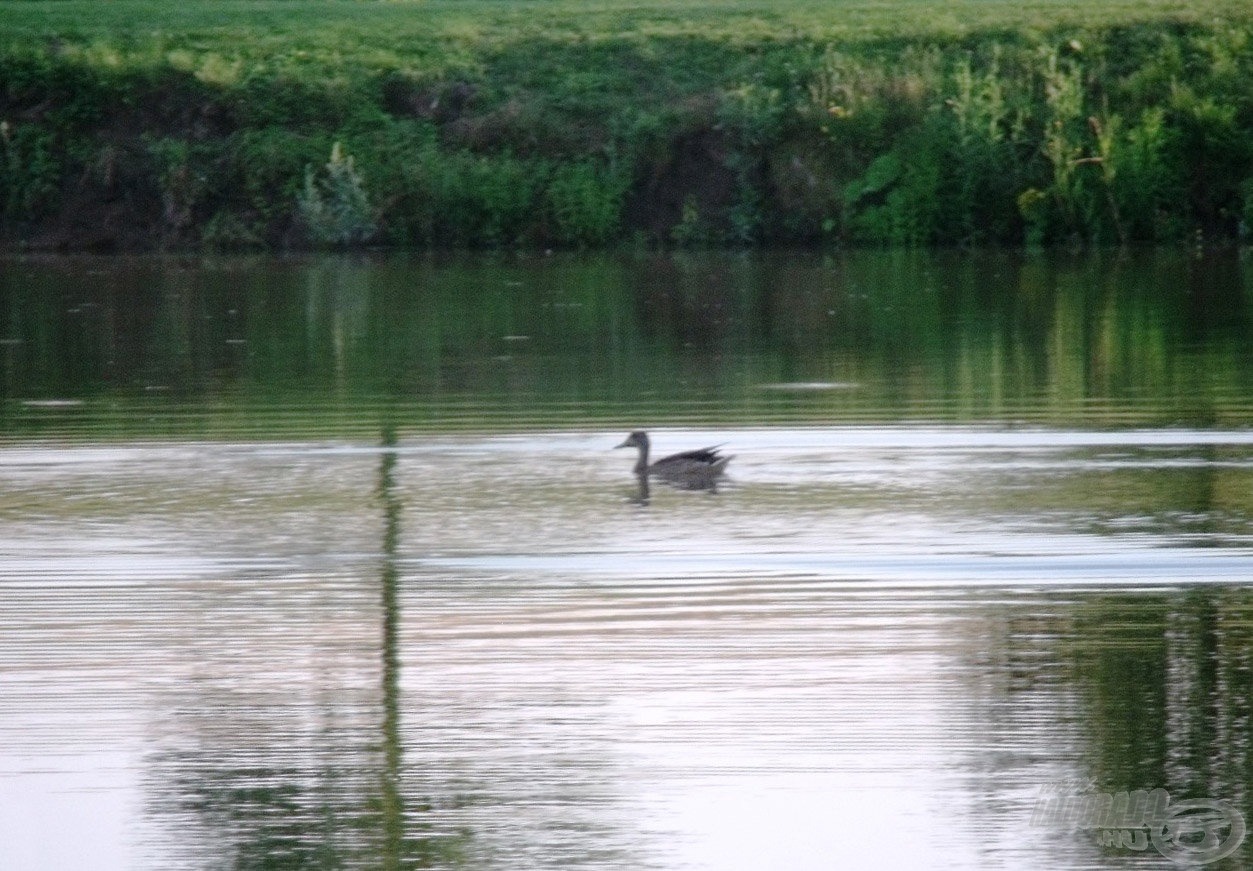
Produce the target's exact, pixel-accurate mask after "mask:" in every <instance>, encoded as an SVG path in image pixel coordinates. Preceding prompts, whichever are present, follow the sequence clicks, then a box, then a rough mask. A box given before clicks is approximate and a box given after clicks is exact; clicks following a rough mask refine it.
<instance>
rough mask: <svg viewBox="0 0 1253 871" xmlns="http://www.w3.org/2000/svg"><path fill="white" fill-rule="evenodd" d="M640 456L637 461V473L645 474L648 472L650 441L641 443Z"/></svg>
mask: <svg viewBox="0 0 1253 871" xmlns="http://www.w3.org/2000/svg"><path fill="white" fill-rule="evenodd" d="M638 447H639V449H640V458H639V460H637V461H636V463H635V474H637V475H645V474H647V473H648V442H644V443H642V444H640V445H639V446H638Z"/></svg>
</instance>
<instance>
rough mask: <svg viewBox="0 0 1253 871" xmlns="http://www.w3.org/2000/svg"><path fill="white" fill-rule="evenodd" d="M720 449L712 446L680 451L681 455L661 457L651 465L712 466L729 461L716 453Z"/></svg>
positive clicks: (719, 446) (718, 446) (717, 446)
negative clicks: (692, 464)
mask: <svg viewBox="0 0 1253 871" xmlns="http://www.w3.org/2000/svg"><path fill="white" fill-rule="evenodd" d="M721 447H722V445H714V446H713V447H710V448H697V449H696V450H694V451H682V452H681V453H677V454H671V455H670V456H668V457H662V458H661V459H660V460H658V461H657V462H655V463H653V465H654V466H664V465H666V464H667V463H680V462H691V463H701V464H703V465H707V466H712V465H715V464H716V463H717V462H718V461H719V460H723V459H730V458H729V457H727V458H724V457H723V456H722V455H721V454H719V453H718V449H719V448H721Z"/></svg>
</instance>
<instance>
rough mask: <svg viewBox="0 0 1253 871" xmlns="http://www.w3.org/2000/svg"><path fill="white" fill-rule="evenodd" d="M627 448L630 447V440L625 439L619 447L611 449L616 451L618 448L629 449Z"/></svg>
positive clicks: (615, 446)
mask: <svg viewBox="0 0 1253 871" xmlns="http://www.w3.org/2000/svg"><path fill="white" fill-rule="evenodd" d="M629 447H631V440H630V439H627V440H626V441H624V442H623V443H622V444H620V445H614V446H613V449H614V450H615V451H616V450H617V449H618V448H629Z"/></svg>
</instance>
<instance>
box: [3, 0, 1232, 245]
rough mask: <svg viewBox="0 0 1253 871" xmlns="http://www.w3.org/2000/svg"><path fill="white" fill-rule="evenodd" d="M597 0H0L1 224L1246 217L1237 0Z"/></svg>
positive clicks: (1224, 226) (600, 225) (425, 236)
mask: <svg viewBox="0 0 1253 871" xmlns="http://www.w3.org/2000/svg"><path fill="white" fill-rule="evenodd" d="M624 3H625V0H598V2H596V3H594V4H584V3H579V4H577V5H576V4H575V3H574V0H546V2H545V3H542V4H523V3H516V2H501V0H425V2H422V3H421V4H414V3H409V2H399V3H370V4H363V3H342V4H324V3H310V2H303V0H293V2H287V3H282V4H272V3H255V2H247V3H231V4H221V3H199V2H197V3H186V4H157V3H155V0H117V2H114V3H110V4H107V5H105V6H100V5H99V4H88V3H87V0H58V2H56V3H53V2H51V0H32V2H24V3H14V2H12V0H0V6H2V7H3V16H2V17H0V168H2V169H3V174H2V175H0V210H2V211H0V221H2V222H3V224H2V225H0V233H3V235H4V236H5V237H6V238H9V239H19V240H20V239H21V238H22V237H24V236H25V235H27V234H36V233H37V232H38V229H39V227H40V225H41V222H52V221H55V218H56V214H57V210H58V209H59V208H63V207H65V206H66V204H69V203H72V204H73V206H74V208H76V209H77V208H79V207H80V206H84V207H86V208H92V207H96V208H99V209H105V208H109V209H117V208H118V206H117V203H119V202H121V203H124V204H125V207H126V208H128V209H131V210H132V211H133V212H134V213H135V214H134V215H131V216H129V217H131V218H133V221H132V223H133V224H134V225H136V226H139V225H142V226H143V227H145V228H151V229H152V232H153V233H154V234H155V236H156V237H159V238H156V239H155V240H154V241H155V242H156V243H160V244H190V243H194V242H196V241H202V242H204V243H205V244H211V245H214V246H225V247H231V246H236V245H243V246H251V245H255V244H258V243H262V244H266V245H271V246H274V245H283V244H292V243H294V242H299V241H300V240H301V239H302V238H303V239H304V240H305V241H307V242H309V243H312V244H316V245H336V246H340V245H360V244H364V243H366V242H367V241H370V242H375V241H377V242H384V243H387V244H393V245H409V246H440V247H450V246H508V245H534V246H553V245H557V246H576V247H577V246H595V245H607V244H613V243H615V242H618V241H621V240H624V239H629V238H633V237H635V236H637V235H644V236H645V237H646V238H650V239H652V240H654V241H657V242H660V243H663V244H665V243H677V244H698V243H700V244H708V243H713V244H726V243H734V244H760V243H765V242H771V243H778V242H783V243H789V242H815V241H819V240H824V241H828V242H835V243H841V242H843V243H865V244H898V245H928V244H950V245H983V244H1010V245H1014V244H1021V243H1023V242H1029V243H1032V244H1051V243H1075V242H1079V243H1089V242H1091V243H1108V242H1127V243H1131V242H1140V241H1150V242H1151V241H1171V240H1179V239H1183V238H1193V237H1194V236H1195V234H1196V233H1197V232H1200V233H1202V234H1203V235H1204V236H1205V237H1206V238H1215V239H1218V238H1228V239H1231V238H1237V237H1239V235H1240V233H1242V232H1247V229H1242V226H1243V227H1244V228H1247V227H1248V226H1249V220H1248V217H1249V209H1250V206H1249V188H1248V184H1249V181H1248V180H1249V178H1250V175H1251V173H1250V171H1249V169H1248V167H1249V165H1250V162H1253V101H1251V100H1250V97H1249V91H1248V82H1249V81H1253V11H1251V10H1249V9H1248V8H1247V4H1241V3H1237V2H1234V0H1232V2H1228V0H1204V2H1203V3H1201V4H1200V5H1199V6H1197V7H1196V9H1195V10H1193V11H1189V12H1188V13H1186V14H1185V13H1184V12H1181V11H1180V8H1179V6H1178V4H1177V3H1174V2H1173V0H1145V2H1144V3H1141V4H1138V5H1137V6H1136V8H1135V10H1134V11H1132V10H1129V8H1128V7H1126V6H1125V5H1121V4H1117V3H1113V2H1112V0H1106V2H1098V3H1095V4H1086V5H1084V6H1082V7H1080V6H1074V7H1066V8H1065V9H1062V8H1060V7H1059V8H1057V9H1051V11H1050V20H1049V21H1047V22H1041V21H1033V20H1031V17H1030V15H1029V14H1027V13H1024V11H1023V10H1022V9H1021V8H1020V7H1019V6H1018V5H1016V4H1010V3H1008V2H1007V0H954V2H952V3H950V4H946V7H945V14H944V15H943V16H937V15H935V12H934V6H933V4H930V3H927V2H924V0H893V3H890V4H879V5H873V4H871V5H862V6H845V5H841V6H840V7H839V10H838V14H836V12H833V11H832V8H831V7H830V6H829V5H827V4H815V3H810V2H804V0H787V2H784V3H778V4H773V5H771V6H769V7H768V12H769V14H766V12H767V7H766V6H764V5H763V4H760V3H754V2H751V0H714V2H711V3H708V4H699V5H695V6H692V5H689V6H688V7H684V8H683V9H681V10H677V11H676V8H675V7H674V6H673V4H672V3H669V2H668V0H639V2H632V3H631V4H630V6H629V8H630V12H631V14H630V15H629V16H626V15H624V14H623V12H624V10H625V9H627V8H628V7H627V6H626V5H624ZM576 13H577V14H576ZM140 18H142V19H143V20H144V22H145V26H144V27H143V28H136V27H135V26H134V25H135V22H136V20H139V19H140ZM336 143H340V144H339V145H338V146H337V147H336V146H335V144H336ZM328 152H332V159H331V161H330V162H329V163H325V161H326V155H327V153H328ZM349 152H351V154H352V157H348V153H349ZM324 163H325V165H322V164H324ZM367 182H368V184H367ZM85 223H90V222H89V221H88V222H85ZM294 230H295V231H303V237H302V235H301V232H293V231H294Z"/></svg>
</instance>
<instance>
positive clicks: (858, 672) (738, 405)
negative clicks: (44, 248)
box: [0, 254, 1253, 869]
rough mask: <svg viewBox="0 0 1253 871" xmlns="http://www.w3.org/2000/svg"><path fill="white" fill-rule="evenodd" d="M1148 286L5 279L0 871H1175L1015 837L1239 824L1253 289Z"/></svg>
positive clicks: (705, 270)
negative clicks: (655, 467)
mask: <svg viewBox="0 0 1253 871" xmlns="http://www.w3.org/2000/svg"><path fill="white" fill-rule="evenodd" d="M1146 257H1149V260H1147V261H1145V260H1144V259H1133V260H1132V261H1124V260H1118V259H1116V258H1115V259H1108V258H1106V259H1101V258H1095V259H1082V260H1071V261H1066V260H1043V259H1035V260H1032V259H1030V258H1027V259H1022V258H1012V257H1000V258H995V257H990V258H983V259H978V258H959V257H956V256H954V257H952V258H940V259H934V258H922V257H919V256H914V255H864V256H859V257H850V258H845V259H834V260H832V259H825V260H824V259H822V258H809V257H805V258H786V257H774V258H735V257H732V258H724V257H714V256H712V255H710V256H700V257H691V258H683V257H677V258H657V259H651V258H644V259H638V258H628V259H626V260H625V261H605V260H592V261H579V260H577V259H574V258H555V259H554V260H553V261H552V262H549V261H531V260H514V259H512V258H498V259H495V260H489V261H476V262H472V261H467V260H457V261H454V262H451V263H441V262H433V261H427V260H409V259H399V260H398V259H394V258H392V259H387V260H383V261H370V260H364V261H359V260H338V259H330V260H312V261H286V262H272V261H260V260H258V261H253V260H235V259H228V260H220V261H216V260H211V261H199V260H197V261H183V260H160V259H158V260H151V259H141V260H136V261H129V260H91V259H88V260H82V259H74V260H19V261H12V262H7V263H6V264H4V265H5V269H4V271H3V273H2V277H0V284H2V285H3V293H4V296H3V300H4V305H3V312H4V313H5V314H4V319H3V320H0V325H2V326H3V335H0V339H2V340H3V341H4V344H3V345H0V355H2V356H3V359H4V361H5V369H4V378H5V381H4V385H5V399H4V403H3V409H4V412H3V413H4V418H3V421H2V423H3V431H2V432H0V435H2V437H3V440H4V444H3V447H0V528H2V529H3V535H2V536H0V596H2V597H3V607H2V608H0V808H2V809H3V813H0V839H3V843H4V844H5V845H6V859H5V863H6V867H14V868H19V869H25V868H31V869H34V868H49V867H74V868H110V869H111V868H118V869H124V868H125V869H130V868H154V869H156V868H162V869H165V868H188V869H204V868H221V867H235V868H273V867H293V868H338V867H369V868H377V867H394V868H400V867H439V868H502V869H503V868H510V869H512V868H524V867H543V868H622V867H639V868H692V869H698V868H700V869H704V868H708V869H715V868H717V869H722V868H745V869H748V868H761V867H788V868H815V869H820V868H823V869H825V868H832V867H885V868H890V867H924V868H1037V867H1066V868H1092V869H1106V868H1143V867H1173V866H1172V865H1171V864H1170V863H1169V862H1167V860H1166V859H1164V858H1163V857H1162V856H1161V855H1160V854H1158V853H1157V852H1156V851H1155V850H1154V849H1153V848H1152V847H1149V848H1148V850H1147V851H1146V852H1137V851H1133V850H1130V849H1127V848H1125V847H1110V846H1101V845H1100V844H1099V843H1098V837H1097V834H1096V833H1094V832H1090V831H1070V830H1066V829H1063V828H1059V827H1057V826H1040V825H1032V815H1033V810H1034V809H1035V807H1036V805H1037V802H1038V801H1039V799H1040V797H1041V795H1042V794H1048V792H1049V791H1050V790H1058V789H1072V790H1073V789H1074V788H1076V787H1075V785H1076V784H1082V785H1084V788H1088V789H1090V790H1095V791H1102V792H1110V793H1115V792H1119V791H1126V790H1135V789H1153V788H1158V787H1160V788H1164V789H1167V790H1168V791H1169V792H1170V795H1171V797H1172V800H1176V801H1182V800H1184V799H1200V798H1214V799H1220V800H1224V801H1227V802H1230V803H1231V804H1232V806H1234V807H1235V808H1237V809H1239V810H1241V811H1242V812H1243V814H1244V816H1245V818H1246V819H1249V820H1253V804H1251V800H1250V797H1249V796H1250V785H1251V776H1250V775H1251V772H1253V751H1251V749H1250V748H1251V742H1250V737H1251V736H1250V728H1251V726H1250V703H1249V699H1250V698H1251V697H1253V696H1251V694H1250V690H1253V686H1251V684H1253V678H1251V668H1253V663H1251V661H1250V653H1249V651H1250V649H1251V645H1250V642H1251V641H1253V637H1251V636H1253V595H1251V594H1250V588H1249V586H1248V582H1249V581H1250V580H1251V579H1253V520H1251V518H1253V497H1251V496H1250V493H1251V492H1253V487H1251V486H1250V485H1251V484H1253V430H1250V429H1248V428H1247V411H1248V401H1249V400H1248V398H1249V396H1250V392H1249V390H1248V387H1249V385H1250V376H1251V374H1253V365H1251V364H1250V359H1249V356H1248V352H1247V349H1248V348H1249V347H1250V344H1249V342H1248V339H1249V335H1248V332H1249V329H1248V323H1249V322H1248V320H1247V317H1246V315H1245V312H1246V303H1245V300H1247V299H1248V296H1249V293H1248V281H1247V279H1246V278H1245V277H1244V267H1243V264H1242V262H1241V261H1240V260H1239V259H1238V258H1233V257H1230V256H1229V257H1226V258H1217V259H1216V260H1202V261H1195V260H1192V259H1190V258H1188V257H1175V256H1172V255H1165V254H1153V255H1151V257H1150V255H1146ZM1152 258H1157V259H1156V260H1153V259H1152ZM1152 276H1161V277H1164V278H1160V279H1159V280H1157V281H1156V283H1152V284H1148V283H1146V282H1148V281H1149V279H1150V278H1151V277H1152ZM1198 294H1202V295H1203V296H1204V299H1203V300H1199V301H1198V300H1197V299H1196V297H1197V295H1198ZM635 425H647V426H650V427H653V428H654V433H653V436H654V444H655V446H656V448H657V449H658V450H659V451H662V452H664V451H665V450H667V449H670V448H672V449H675V450H677V449H681V448H686V447H697V446H702V445H705V444H712V443H715V442H726V443H727V444H726V446H725V448H724V449H725V450H726V451H728V452H730V453H733V454H735V459H734V460H733V461H732V463H731V476H730V480H728V481H727V482H726V483H725V484H724V485H723V486H721V487H720V488H719V490H718V492H716V493H699V492H698V493H688V492H680V491H675V490H670V489H667V488H664V487H660V486H656V485H655V486H654V487H653V488H652V489H651V491H650V494H649V499H648V501H647V503H646V504H644V503H641V501H640V500H639V499H638V493H637V491H636V487H635V482H634V479H633V477H632V475H631V474H630V466H631V464H632V462H633V459H634V458H633V457H632V456H629V455H628V453H627V452H626V451H618V452H614V451H612V450H611V448H612V447H613V446H614V445H615V444H617V443H618V442H619V441H621V439H622V435H623V433H624V431H625V429H626V428H628V427H630V426H635ZM1249 849H1250V848H1249V847H1248V845H1245V846H1244V847H1242V848H1241V849H1240V851H1239V852H1237V853H1236V854H1235V855H1234V856H1232V857H1230V858H1228V859H1226V860H1223V861H1222V862H1219V863H1217V864H1215V865H1211V866H1208V867H1227V868H1237V867H1243V866H1244V865H1247V864H1248V863H1249V862H1250V861H1253V853H1250V852H1249Z"/></svg>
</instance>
